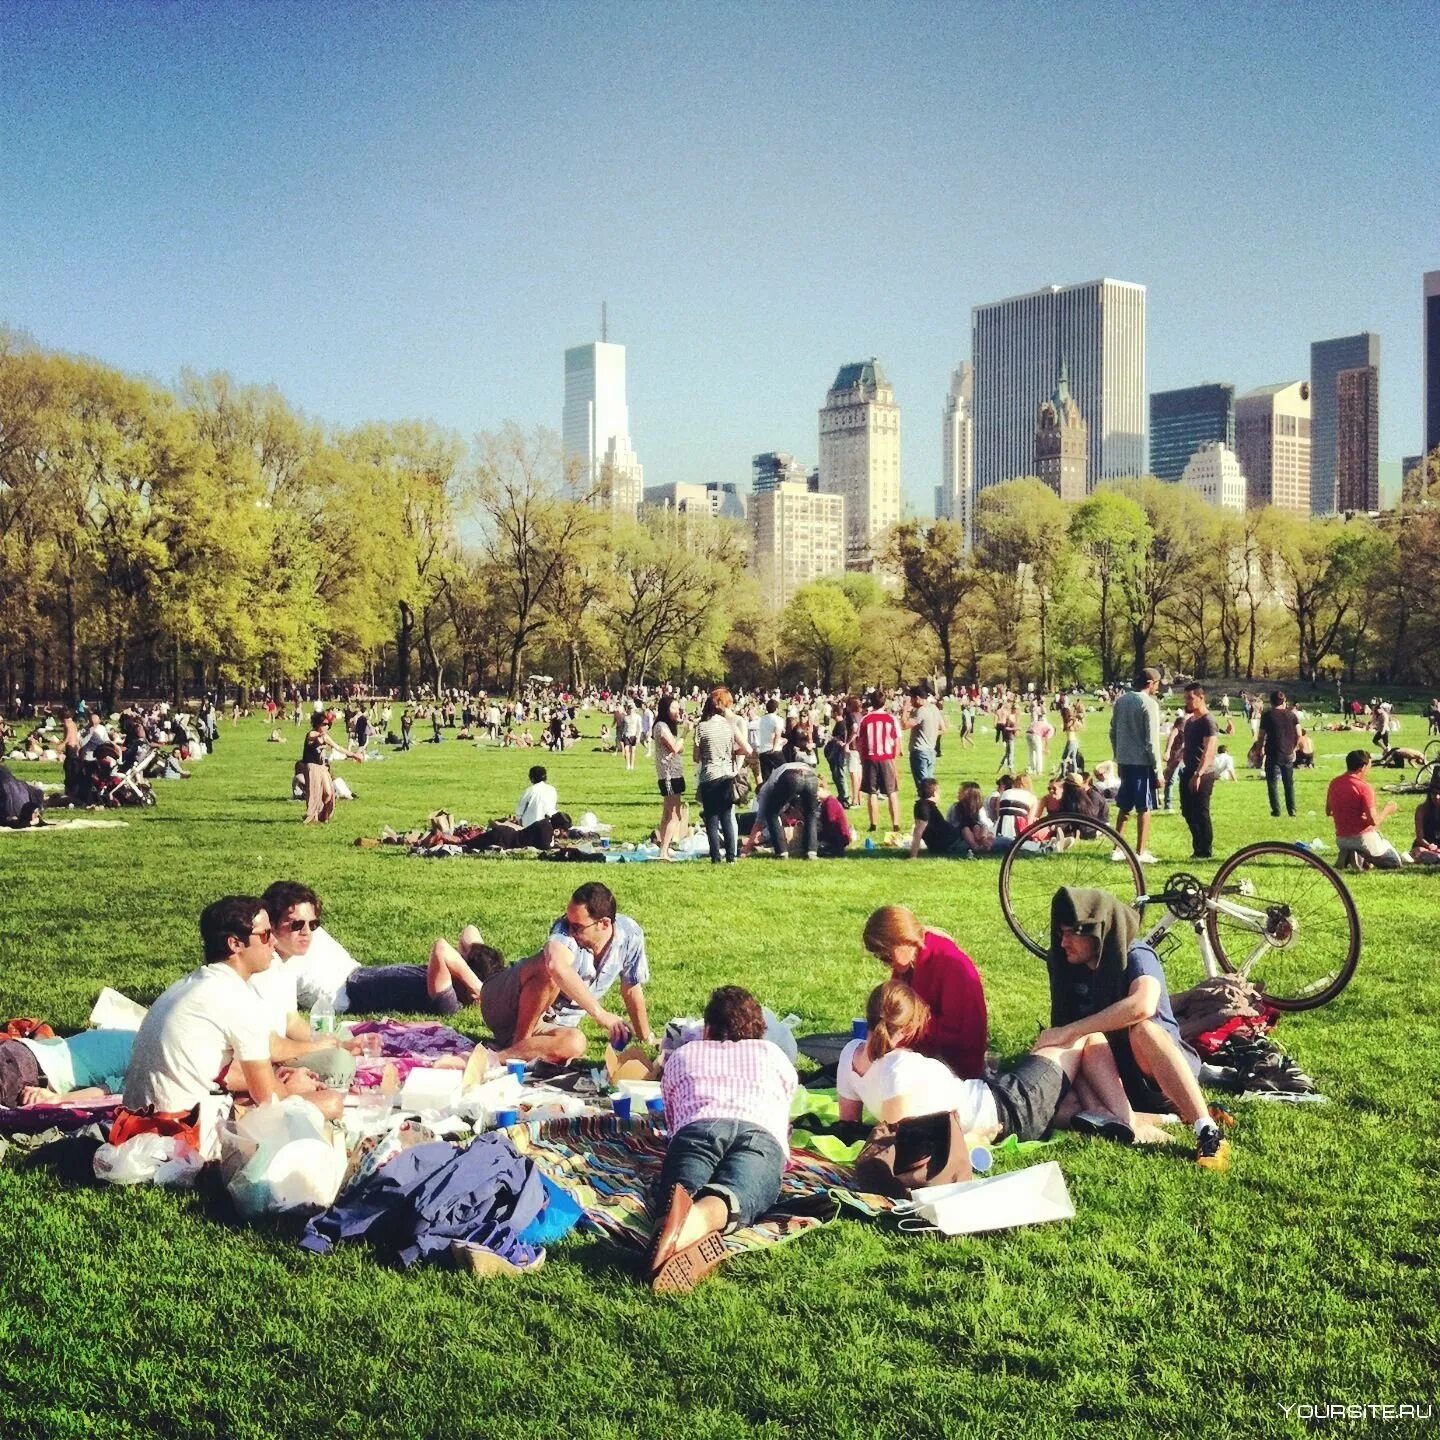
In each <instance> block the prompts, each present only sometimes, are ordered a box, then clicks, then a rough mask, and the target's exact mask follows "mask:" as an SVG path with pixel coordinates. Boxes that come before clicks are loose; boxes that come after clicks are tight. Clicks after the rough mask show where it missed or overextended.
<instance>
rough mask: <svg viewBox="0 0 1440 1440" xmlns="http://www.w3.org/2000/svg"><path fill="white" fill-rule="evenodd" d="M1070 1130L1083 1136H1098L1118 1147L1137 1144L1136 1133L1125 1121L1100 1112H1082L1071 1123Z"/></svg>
mask: <svg viewBox="0 0 1440 1440" xmlns="http://www.w3.org/2000/svg"><path fill="white" fill-rule="evenodd" d="M1070 1128H1071V1129H1072V1130H1075V1131H1078V1132H1079V1133H1080V1134H1081V1135H1098V1136H1099V1137H1100V1138H1101V1139H1102V1140H1113V1141H1115V1143H1116V1144H1117V1145H1133V1144H1134V1143H1135V1132H1134V1131H1133V1130H1132V1129H1131V1128H1130V1127H1129V1126H1128V1125H1127V1124H1126V1123H1125V1122H1124V1121H1123V1120H1117V1119H1116V1118H1115V1117H1114V1116H1113V1115H1106V1114H1104V1113H1103V1112H1101V1111H1098V1110H1082V1111H1081V1112H1080V1113H1079V1114H1078V1115H1077V1116H1076V1117H1075V1118H1074V1119H1073V1120H1072V1121H1071V1122H1070Z"/></svg>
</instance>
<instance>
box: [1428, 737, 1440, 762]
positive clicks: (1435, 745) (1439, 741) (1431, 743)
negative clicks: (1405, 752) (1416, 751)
mask: <svg viewBox="0 0 1440 1440" xmlns="http://www.w3.org/2000/svg"><path fill="white" fill-rule="evenodd" d="M1425 759H1426V760H1427V761H1433V760H1440V735H1437V736H1436V737H1435V738H1434V739H1433V740H1427V741H1426V742H1425Z"/></svg>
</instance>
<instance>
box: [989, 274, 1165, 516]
mask: <svg viewBox="0 0 1440 1440" xmlns="http://www.w3.org/2000/svg"><path fill="white" fill-rule="evenodd" d="M970 358H971V362H972V363H973V365H974V367H975V382H974V383H975V407H974V413H975V439H974V447H975V492H976V493H977V494H978V493H979V492H980V491H981V490H985V489H988V488H989V487H990V486H991V485H998V484H1000V482H1001V481H1003V480H1011V479H1013V478H1014V477H1015V476H1017V475H1028V474H1030V473H1031V472H1032V471H1033V469H1034V462H1035V453H1034V452H1035V415H1036V412H1037V410H1038V408H1039V406H1040V404H1041V402H1042V401H1044V400H1047V399H1049V397H1050V392H1051V391H1052V390H1054V388H1055V377H1056V376H1057V375H1058V374H1059V373H1060V367H1061V365H1062V364H1068V366H1069V372H1070V393H1071V394H1072V395H1073V396H1074V398H1075V401H1076V403H1077V404H1078V405H1079V407H1080V414H1081V417H1082V418H1083V419H1084V421H1085V423H1086V425H1087V426H1088V427H1089V453H1088V460H1087V466H1086V475H1085V484H1086V489H1087V490H1093V489H1094V488H1095V484H1096V482H1097V481H1099V480H1103V479H1108V478H1110V477H1115V476H1123V475H1142V474H1144V472H1145V461H1146V442H1145V425H1146V406H1145V395H1146V391H1145V287H1144V286H1143V285H1133V284H1130V283H1129V282H1127V281H1124V280H1091V281H1089V282H1087V283H1086V284H1083V285H1069V286H1063V287H1062V286H1059V285H1052V286H1050V287H1049V288H1048V289H1045V290H1037V291H1035V292H1034V293H1033V294H1030V295H1018V296H1016V297H1014V298H1013V299H1010V300H997V301H995V302H994V303H993V304H989V305H977V306H976V307H975V308H974V310H972V311H971V315H970Z"/></svg>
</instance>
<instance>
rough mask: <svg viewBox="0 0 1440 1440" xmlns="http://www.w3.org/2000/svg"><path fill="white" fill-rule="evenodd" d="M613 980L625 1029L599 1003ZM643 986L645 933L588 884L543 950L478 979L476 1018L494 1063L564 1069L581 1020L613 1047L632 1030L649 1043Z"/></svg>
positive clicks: (580, 1038) (576, 1049)
mask: <svg viewBox="0 0 1440 1440" xmlns="http://www.w3.org/2000/svg"><path fill="white" fill-rule="evenodd" d="M472 934H474V935H475V936H476V938H478V932H472V931H470V930H467V931H466V932H465V933H464V934H463V935H462V936H461V937H460V943H461V945H462V947H463V946H464V945H465V944H466V942H467V940H468V939H469V938H470V937H471V935H472ZM445 943H446V942H444V941H443V940H442V941H440V942H439V944H441V945H444V944H445ZM446 948H447V949H448V948H449V947H448V946H447V947H446ZM617 980H618V981H619V982H620V994H621V997H622V998H623V1000H624V1001H625V1009H626V1011H627V1012H628V1013H629V1016H630V1024H629V1025H627V1024H626V1023H625V1021H624V1020H623V1019H621V1017H620V1016H619V1015H615V1014H613V1013H612V1012H611V1011H609V1010H607V1009H606V1008H605V1007H604V1006H603V1005H602V1004H601V1003H600V1002H601V1001H602V1000H603V999H604V998H605V995H606V993H607V992H608V991H609V990H610V988H611V987H612V986H613V985H614V984H615V982H616V981H617ZM649 982H650V964H649V961H648V960H647V959H646V956H645V932H644V931H643V930H642V929H641V928H640V926H639V925H638V924H637V923H636V922H635V921H634V920H633V919H631V917H630V916H629V915H619V914H617V913H616V910H615V897H614V895H612V894H611V893H610V889H609V887H608V886H605V885H602V884H600V883H599V882H598V881H592V882H590V883H589V884H588V885H582V886H581V887H580V888H579V889H578V890H577V891H576V892H575V893H574V894H573V895H572V896H571V897H570V904H569V906H568V907H567V908H566V910H565V913H564V915H562V916H561V917H560V918H559V919H558V920H557V921H556V922H555V924H554V925H553V926H552V927H551V930H550V937H549V939H548V940H546V942H545V947H544V949H542V950H541V951H540V952H539V953H538V954H536V955H531V956H530V957H529V958H528V959H526V960H520V961H517V962H516V963H515V964H514V965H510V966H507V967H506V968H505V969H504V970H501V971H500V972H499V973H498V974H496V975H492V976H491V977H490V978H489V979H488V980H486V981H485V983H484V986H483V987H482V989H481V991H480V1013H481V1014H482V1015H483V1016H484V1017H485V1023H486V1024H487V1025H488V1026H489V1027H490V1029H491V1031H492V1032H493V1033H494V1035H495V1041H496V1044H497V1045H498V1046H499V1047H500V1053H499V1056H498V1058H499V1059H501V1060H546V1061H549V1062H550V1063H552V1064H564V1063H565V1062H566V1061H568V1060H578V1059H579V1058H580V1057H581V1056H582V1055H584V1053H585V1036H584V1035H583V1034H582V1033H581V1030H580V1024H581V1021H582V1020H584V1019H585V1017H586V1016H589V1018H590V1019H591V1020H593V1021H594V1022H595V1023H596V1024H597V1025H598V1026H599V1027H600V1028H601V1029H602V1030H603V1031H604V1032H605V1035H606V1038H607V1039H608V1040H610V1041H611V1043H612V1044H616V1045H620V1044H623V1043H624V1042H625V1039H626V1036H627V1033H628V1032H629V1031H631V1030H633V1032H634V1034H635V1035H636V1036H637V1037H638V1038H639V1039H641V1040H643V1041H646V1042H647V1043H651V1042H653V1040H654V1036H653V1035H652V1034H651V1031H650V1016H649V1012H648V1011H647V1009H646V1007H645V991H644V986H646V985H647V984H649Z"/></svg>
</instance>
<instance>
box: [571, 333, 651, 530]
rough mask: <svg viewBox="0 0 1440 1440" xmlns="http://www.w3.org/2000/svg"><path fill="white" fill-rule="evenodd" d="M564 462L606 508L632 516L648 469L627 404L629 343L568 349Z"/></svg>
mask: <svg viewBox="0 0 1440 1440" xmlns="http://www.w3.org/2000/svg"><path fill="white" fill-rule="evenodd" d="M560 430H561V442H562V444H563V446H564V453H565V461H566V464H567V465H568V466H574V467H575V469H576V470H577V471H578V475H577V477H576V478H577V483H578V484H579V485H580V486H581V487H582V488H583V489H584V490H585V491H587V492H589V493H592V494H594V496H595V497H596V499H595V503H596V504H597V505H599V506H600V507H601V508H602V509H608V510H612V511H614V512H615V513H616V514H620V515H628V516H629V517H630V518H632V519H633V518H634V517H635V515H636V513H637V512H638V510H639V508H640V502H641V500H642V499H643V498H644V494H645V471H644V468H643V467H642V466H641V464H640V460H639V458H638V457H637V456H636V454H635V449H634V446H632V445H631V443H630V407H629V406H628V405H627V404H626V403H625V347H624V346H623V345H612V344H610V343H609V342H608V341H605V340H599V341H595V342H593V343H592V344H589V345H576V346H573V347H572V348H571V349H569V350H567V351H566V352H565V409H564V413H563V416H562V419H561V427H560Z"/></svg>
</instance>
